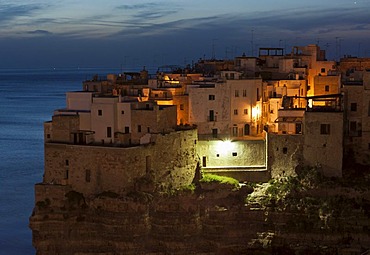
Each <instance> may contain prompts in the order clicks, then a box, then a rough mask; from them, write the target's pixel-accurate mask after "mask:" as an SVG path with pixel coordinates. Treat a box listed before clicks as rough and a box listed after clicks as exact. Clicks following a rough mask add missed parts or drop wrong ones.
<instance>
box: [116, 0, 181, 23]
mask: <svg viewBox="0 0 370 255" xmlns="http://www.w3.org/2000/svg"><path fill="white" fill-rule="evenodd" d="M116 9H117V10H125V11H127V12H125V14H126V15H128V19H129V22H142V21H143V20H146V21H148V20H158V19H161V18H164V17H167V16H170V15H173V14H176V13H177V12H179V11H180V8H179V6H177V5H176V4H174V3H171V5H169V4H160V3H155V2H150V3H143V4H131V5H127V4H125V5H120V6H118V7H117V8H116Z"/></svg>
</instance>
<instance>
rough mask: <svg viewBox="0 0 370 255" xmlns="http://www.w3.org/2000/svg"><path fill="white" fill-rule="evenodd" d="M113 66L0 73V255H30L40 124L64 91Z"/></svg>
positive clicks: (40, 172)
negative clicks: (30, 218)
mask: <svg viewBox="0 0 370 255" xmlns="http://www.w3.org/2000/svg"><path fill="white" fill-rule="evenodd" d="M119 72H120V70H118V69H114V68H50V69H0V255H28V254H35V253H36V252H35V249H34V248H33V246H32V232H31V230H30V228H29V217H30V216H31V214H32V210H33V207H34V203H35V200H34V185H35V184H36V183H39V182H41V181H42V175H43V171H44V144H43V143H44V141H43V123H44V122H45V121H49V120H51V117H52V115H53V111H54V110H55V109H61V108H65V106H66V103H65V102H66V98H65V93H66V92H67V91H80V90H81V89H82V82H83V81H84V80H87V79H91V78H92V77H93V76H94V75H96V74H98V75H99V77H101V78H104V77H105V76H106V74H108V73H119Z"/></svg>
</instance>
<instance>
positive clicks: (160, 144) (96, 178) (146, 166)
mask: <svg viewBox="0 0 370 255" xmlns="http://www.w3.org/2000/svg"><path fill="white" fill-rule="evenodd" d="M176 122H177V118H176V107H175V106H165V105H162V106H161V105H157V104H156V103H155V102H152V101H145V102H139V101H137V100H132V98H131V100H128V99H127V98H126V100H125V98H123V97H121V96H99V95H96V94H93V93H92V92H86V91H85V92H70V93H67V107H66V109H60V110H56V111H55V113H54V116H53V118H52V121H50V122H46V123H45V124H44V127H45V173H44V179H43V183H44V184H45V185H46V184H49V185H68V186H69V187H71V188H72V189H73V190H76V191H78V192H81V193H83V194H85V195H92V194H98V193H100V192H105V191H111V192H115V193H117V194H121V193H123V192H126V191H127V190H130V189H134V188H135V187H136V186H135V185H140V181H139V180H142V179H143V178H144V179H145V180H146V182H150V183H152V184H153V186H155V187H161V188H166V187H167V188H168V187H171V188H179V187H181V186H185V185H189V184H190V183H191V182H192V180H193V178H194V175H195V169H196V166H197V162H198V157H197V153H196V144H197V139H198V138H197V130H196V129H195V128H193V127H190V126H188V127H179V126H177V124H176Z"/></svg>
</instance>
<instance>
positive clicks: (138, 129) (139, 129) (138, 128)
mask: <svg viewBox="0 0 370 255" xmlns="http://www.w3.org/2000/svg"><path fill="white" fill-rule="evenodd" d="M137 132H139V133H141V125H137Z"/></svg>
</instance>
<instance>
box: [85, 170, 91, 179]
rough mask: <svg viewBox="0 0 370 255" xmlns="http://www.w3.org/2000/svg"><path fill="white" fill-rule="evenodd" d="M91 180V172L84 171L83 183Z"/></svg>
mask: <svg viewBox="0 0 370 255" xmlns="http://www.w3.org/2000/svg"><path fill="white" fill-rule="evenodd" d="M90 180H91V171H90V170H89V169H86V171H85V181H86V182H90Z"/></svg>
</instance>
